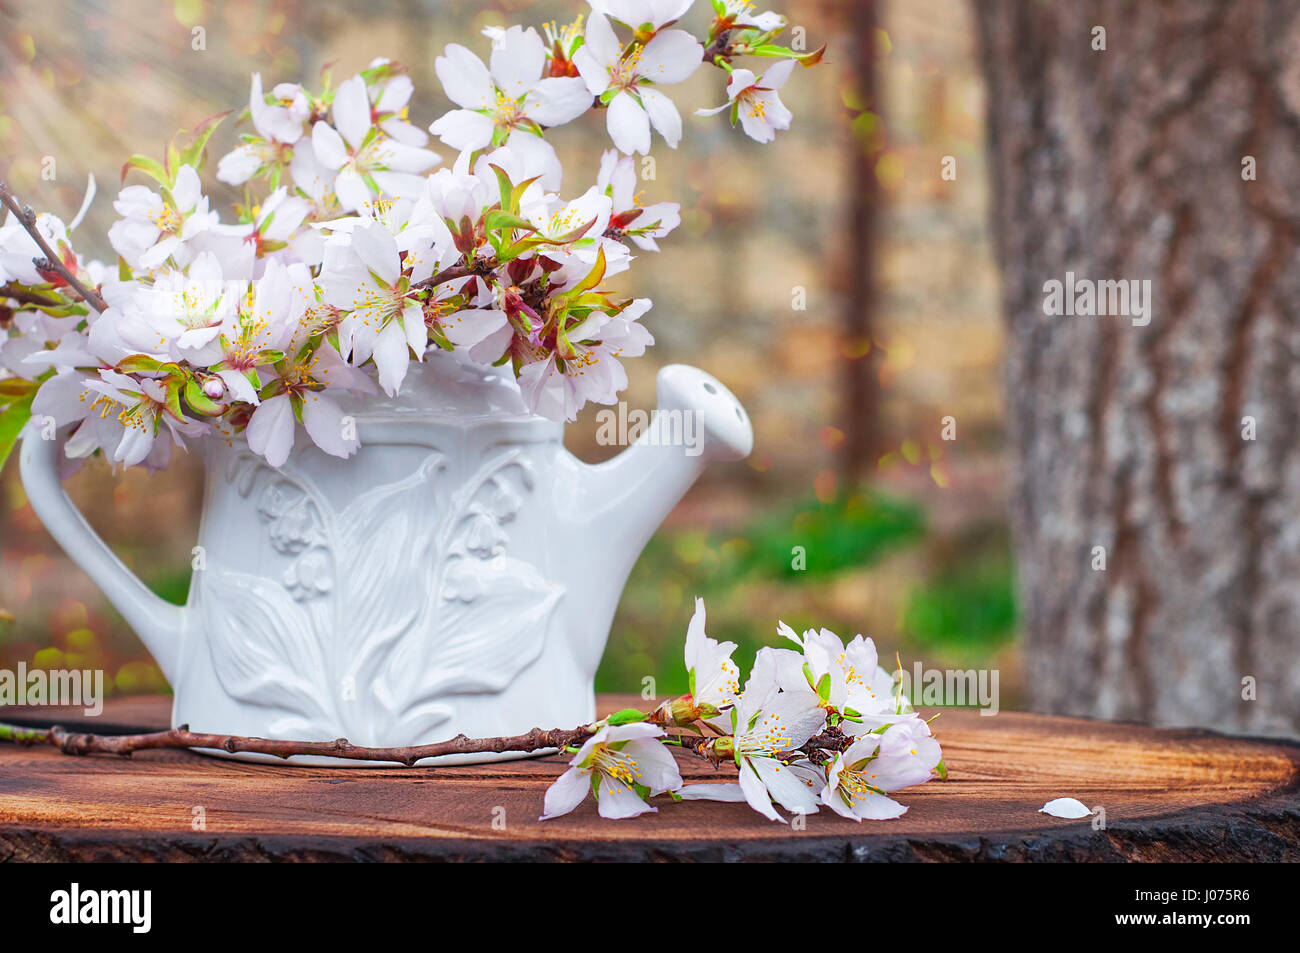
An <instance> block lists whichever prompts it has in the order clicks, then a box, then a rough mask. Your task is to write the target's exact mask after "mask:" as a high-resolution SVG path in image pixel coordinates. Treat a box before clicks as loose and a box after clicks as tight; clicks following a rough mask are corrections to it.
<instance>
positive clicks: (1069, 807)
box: [1038, 797, 1092, 818]
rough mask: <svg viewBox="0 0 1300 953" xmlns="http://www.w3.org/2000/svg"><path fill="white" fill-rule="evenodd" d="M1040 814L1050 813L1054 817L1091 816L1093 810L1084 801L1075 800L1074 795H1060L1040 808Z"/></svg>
mask: <svg viewBox="0 0 1300 953" xmlns="http://www.w3.org/2000/svg"><path fill="white" fill-rule="evenodd" d="M1038 813H1039V814H1050V815H1052V817H1068V818H1079V817H1090V816H1091V815H1092V811H1090V810H1088V808H1087V807H1086V806H1085V805H1084V804H1083V802H1082V801H1078V800H1075V799H1074V798H1072V797H1058V798H1056V799H1055V800H1053V801H1048V802H1047V803H1046V804H1044V805H1043V806H1042V807H1040V808H1039V809H1038Z"/></svg>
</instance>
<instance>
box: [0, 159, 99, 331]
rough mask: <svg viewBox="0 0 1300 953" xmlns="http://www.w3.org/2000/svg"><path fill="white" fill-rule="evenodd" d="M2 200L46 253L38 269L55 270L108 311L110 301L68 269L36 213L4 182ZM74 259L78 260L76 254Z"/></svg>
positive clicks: (92, 303) (88, 300)
mask: <svg viewBox="0 0 1300 953" xmlns="http://www.w3.org/2000/svg"><path fill="white" fill-rule="evenodd" d="M0 202H2V203H3V204H4V207H5V208H7V209H9V211H10V212H12V213H13V215H14V217H15V218H16V219H18V221H19V223H21V224H22V226H23V229H24V230H25V231H26V232H27V234H28V235H30V236H31V237H32V240H33V241H34V242H36V245H37V247H39V248H40V250H41V252H42V253H43V254H44V255H45V257H44V259H34V263H35V265H36V270H37V271H39V272H41V273H42V274H45V273H47V272H54V273H55V274H57V275H58V276H59V277H60V278H62V279H63V281H64V282H65V283H66V284H67V285H68V286H69V287H70V288H72V289H73V290H74V291H76V292H77V294H79V295H81V299H82V300H83V301H85V302H86V303H87V304H88V305H90V306H91V307H92V308H94V309H95V310H96V311H99V312H101V313H102V312H104V311H107V310H108V303H107V302H106V301H105V300H104V299H103V298H101V297H100V296H99V295H98V294H96V293H95V292H94V291H91V290H90V289H89V288H87V287H86V286H85V285H83V284H82V283H81V281H79V280H78V278H77V276H76V275H74V274H73V273H72V272H71V271H69V270H68V266H67V265H65V264H64V263H63V259H62V258H60V257H59V255H58V253H57V252H56V251H55V250H54V249H53V248H51V247H50V243H49V242H47V241H46V240H45V236H44V235H42V234H41V230H40V229H39V228H37V227H36V213H35V212H33V211H32V209H31V208H30V207H29V206H26V205H22V204H20V203H19V201H18V199H17V198H16V197H15V196H14V194H13V192H11V191H10V190H9V186H8V185H6V184H5V183H4V182H0ZM73 260H74V261H75V260H76V259H75V256H74V258H73ZM4 296H5V297H10V298H14V299H15V300H21V299H20V298H19V296H18V295H15V294H8V293H6V294H5V295H4Z"/></svg>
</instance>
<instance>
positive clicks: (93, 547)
mask: <svg viewBox="0 0 1300 953" xmlns="http://www.w3.org/2000/svg"><path fill="white" fill-rule="evenodd" d="M62 448H63V441H62V440H60V439H53V440H49V439H45V437H44V435H43V433H42V432H41V430H40V428H38V427H35V426H29V427H28V430H27V433H26V435H25V436H24V437H23V444H22V450H21V453H20V455H19V469H20V472H21V475H22V480H23V489H24V490H26V492H27V499H28V500H29V501H30V502H31V504H32V510H34V511H35V513H36V516H37V517H38V518H39V519H40V521H41V522H42V523H44V524H45V528H46V529H48V530H49V531H50V535H51V536H53V537H54V539H55V541H56V542H58V544H59V545H60V546H62V547H63V550H64V551H65V552H66V553H67V554H68V555H69V556H70V557H71V558H72V561H73V562H75V563H76V564H77V565H78V566H80V567H81V568H82V569H83V570H84V571H85V573H86V575H88V576H89V577H90V578H91V581H93V582H94V583H95V585H97V586H98V587H99V588H100V590H101V591H102V592H103V593H104V595H105V596H107V597H108V601H109V602H111V603H112V604H113V606H114V607H115V608H116V609H117V611H118V612H120V613H122V617H123V618H124V619H126V621H127V624H128V625H130V626H131V628H133V629H134V630H135V631H136V633H137V634H138V635H139V636H140V638H141V639H143V640H144V643H145V645H146V646H147V647H148V649H149V651H150V652H151V653H152V654H153V656H154V659H155V660H156V661H157V662H158V667H159V668H160V669H162V672H163V675H165V676H166V677H167V679H168V680H169V681H171V680H173V676H174V675H175V669H176V661H177V657H178V655H179V649H180V641H181V635H182V632H183V626H184V622H185V609H183V608H182V607H181V606H177V605H173V604H172V603H170V602H167V601H166V600H165V599H162V598H160V597H159V596H157V595H156V594H155V593H154V592H153V591H152V590H150V589H149V587H148V586H146V585H145V584H144V583H142V582H141V581H140V580H139V579H138V578H136V576H135V574H134V573H133V572H131V570H130V569H128V568H127V567H126V566H125V565H124V564H123V562H122V560H120V559H118V558H117V556H116V555H115V554H114V553H113V551H112V550H111V549H109V548H108V545H107V544H106V543H105V542H104V541H103V540H102V539H100V538H99V535H98V534H97V533H96V532H95V531H94V530H93V529H92V528H91V526H90V524H89V523H88V522H86V518H85V517H84V516H82V515H81V511H80V510H78V509H77V508H76V507H75V506H74V505H73V503H72V500H71V499H69V498H68V494H67V493H66V492H64V489H63V484H62V482H61V481H60V480H59V470H58V462H59V454H60V452H61V451H62Z"/></svg>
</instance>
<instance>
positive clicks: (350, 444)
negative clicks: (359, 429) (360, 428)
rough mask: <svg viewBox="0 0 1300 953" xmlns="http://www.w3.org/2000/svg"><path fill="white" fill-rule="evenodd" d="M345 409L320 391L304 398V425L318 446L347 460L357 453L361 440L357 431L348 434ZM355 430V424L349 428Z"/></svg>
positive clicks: (308, 434)
mask: <svg viewBox="0 0 1300 953" xmlns="http://www.w3.org/2000/svg"><path fill="white" fill-rule="evenodd" d="M343 421H344V417H343V411H342V410H341V409H340V408H339V405H338V404H336V403H335V402H334V401H333V400H331V399H330V398H328V397H324V396H322V395H320V394H318V393H314V392H313V393H309V394H307V395H306V396H305V397H304V398H303V403H302V425H303V427H304V428H305V429H306V431H307V436H309V437H311V439H312V441H313V442H314V443H315V444H316V446H318V447H320V448H321V449H322V450H324V451H325V452H326V453H328V454H331V455H333V456H336V457H342V458H344V459H345V460H346V459H347V458H348V457H350V456H352V454H354V453H356V452H357V450H358V449H359V448H360V447H361V441H360V440H359V439H358V438H357V436H356V434H355V432H353V433H351V434H350V435H349V434H346V433H345V432H344V431H345V428H344V424H343ZM347 429H350V430H352V431H355V429H356V428H355V426H353V427H351V428H347Z"/></svg>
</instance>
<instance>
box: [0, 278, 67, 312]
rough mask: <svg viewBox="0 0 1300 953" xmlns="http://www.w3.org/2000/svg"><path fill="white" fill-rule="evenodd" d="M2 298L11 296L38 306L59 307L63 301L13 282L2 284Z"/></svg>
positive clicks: (0, 286) (15, 299)
mask: <svg viewBox="0 0 1300 953" xmlns="http://www.w3.org/2000/svg"><path fill="white" fill-rule="evenodd" d="M0 298H11V299H13V300H14V301H17V302H20V303H21V304H31V305H35V306H36V307H38V308H57V307H58V306H59V305H61V304H62V303H63V302H62V301H58V300H57V299H55V298H49V297H46V296H45V295H43V294H40V293H38V292H35V291H28V290H27V289H26V288H19V287H18V286H16V285H14V284H13V283H9V284H4V285H0Z"/></svg>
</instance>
